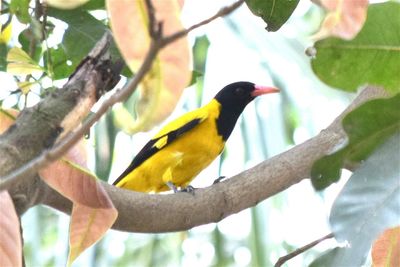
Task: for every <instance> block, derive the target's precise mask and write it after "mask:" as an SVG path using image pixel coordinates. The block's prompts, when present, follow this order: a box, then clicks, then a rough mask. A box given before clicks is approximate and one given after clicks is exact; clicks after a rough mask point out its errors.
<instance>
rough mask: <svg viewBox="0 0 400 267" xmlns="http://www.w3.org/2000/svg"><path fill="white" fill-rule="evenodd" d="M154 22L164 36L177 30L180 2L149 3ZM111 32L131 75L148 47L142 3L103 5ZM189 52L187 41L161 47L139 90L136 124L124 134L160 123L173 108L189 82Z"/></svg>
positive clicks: (129, 0)
mask: <svg viewBox="0 0 400 267" xmlns="http://www.w3.org/2000/svg"><path fill="white" fill-rule="evenodd" d="M153 4H154V7H155V9H156V16H157V20H158V21H162V22H163V32H164V34H166V35H168V34H171V33H174V32H176V31H179V30H181V29H182V28H183V27H182V24H181V22H180V20H179V14H180V10H181V7H182V4H183V1H177V0H163V1H153ZM107 9H108V13H109V15H110V21H111V28H112V30H113V33H114V37H115V40H116V42H117V44H118V47H119V48H120V50H121V53H122V55H123V56H124V58H125V61H126V62H127V64H128V66H129V67H130V68H131V70H132V71H133V72H135V71H136V70H137V69H138V67H139V66H140V64H141V63H142V61H143V59H144V57H145V56H146V53H147V51H148V49H149V45H150V37H149V34H148V18H147V12H146V5H145V2H144V0H121V1H112V0H108V1H107ZM190 53H191V51H190V49H189V44H188V40H187V38H181V39H179V40H177V41H176V42H174V43H172V44H170V45H169V46H167V47H165V48H164V49H163V50H162V51H161V52H160V53H159V55H158V57H157V59H156V60H155V61H154V63H153V66H152V69H151V70H150V71H149V73H148V74H147V75H146V77H145V78H144V79H143V82H142V84H141V86H140V92H141V94H140V95H141V98H140V100H139V103H138V108H137V113H138V117H139V118H138V120H137V121H136V122H135V123H134V124H133V125H130V126H129V127H128V129H127V130H128V131H130V132H137V131H146V130H149V129H151V128H152V127H153V126H154V125H156V124H158V123H160V122H161V121H162V120H164V119H165V118H166V117H167V116H168V115H169V114H170V113H171V112H172V111H173V109H174V108H175V106H176V103H177V102H178V100H179V97H180V96H181V94H182V91H183V89H184V88H185V87H186V86H188V84H189V82H190V78H191V71H190V69H189V67H190V58H191V54H190Z"/></svg>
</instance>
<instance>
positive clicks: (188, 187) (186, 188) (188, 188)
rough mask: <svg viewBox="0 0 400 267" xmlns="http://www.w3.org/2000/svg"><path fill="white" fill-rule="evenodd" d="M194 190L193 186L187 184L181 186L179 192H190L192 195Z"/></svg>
mask: <svg viewBox="0 0 400 267" xmlns="http://www.w3.org/2000/svg"><path fill="white" fill-rule="evenodd" d="M194 190H195V188H194V187H193V186H191V185H188V186H186V187H184V188H182V189H181V190H180V191H179V192H186V193H189V194H192V195H193V196H194Z"/></svg>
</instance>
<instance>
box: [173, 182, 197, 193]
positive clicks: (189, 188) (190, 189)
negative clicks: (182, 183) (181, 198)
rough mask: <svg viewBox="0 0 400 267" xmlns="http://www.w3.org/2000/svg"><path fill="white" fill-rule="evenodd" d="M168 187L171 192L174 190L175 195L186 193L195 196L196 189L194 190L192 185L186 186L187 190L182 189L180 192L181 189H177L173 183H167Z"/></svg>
mask: <svg viewBox="0 0 400 267" xmlns="http://www.w3.org/2000/svg"><path fill="white" fill-rule="evenodd" d="M167 186H168V187H169V188H170V189H171V190H173V191H174V193H179V192H185V193H189V194H191V195H193V196H194V190H195V188H194V187H193V186H191V185H188V186H186V187H185V188H182V189H180V190H179V189H178V188H177V187H176V185H174V184H173V183H172V182H167Z"/></svg>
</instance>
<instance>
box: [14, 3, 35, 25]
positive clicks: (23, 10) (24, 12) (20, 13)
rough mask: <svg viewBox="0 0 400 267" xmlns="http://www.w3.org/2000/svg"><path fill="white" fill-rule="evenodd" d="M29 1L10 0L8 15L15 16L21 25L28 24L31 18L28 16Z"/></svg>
mask: <svg viewBox="0 0 400 267" xmlns="http://www.w3.org/2000/svg"><path fill="white" fill-rule="evenodd" d="M29 2H30V0H11V3H10V13H11V14H15V15H16V16H17V18H18V20H19V22H21V23H24V24H26V23H29V22H30V21H31V16H30V15H29Z"/></svg>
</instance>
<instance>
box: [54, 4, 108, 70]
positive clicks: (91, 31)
mask: <svg viewBox="0 0 400 267" xmlns="http://www.w3.org/2000/svg"><path fill="white" fill-rule="evenodd" d="M48 14H49V15H50V16H52V17H55V18H57V19H60V20H62V21H64V22H66V23H67V24H68V29H67V30H66V31H65V33H64V36H63V40H62V45H63V46H64V48H65V52H66V55H67V57H68V58H69V60H71V62H72V67H73V68H75V67H76V66H77V65H78V64H79V62H80V61H81V60H82V59H83V58H84V57H85V56H86V55H87V54H88V52H89V51H90V50H91V49H92V48H93V46H94V45H95V44H96V42H97V41H98V40H100V38H101V37H102V36H103V34H104V32H105V31H106V30H107V27H106V26H105V25H104V24H103V23H102V22H101V21H99V20H97V19H96V18H94V17H93V16H92V15H90V14H89V13H88V12H87V11H84V10H81V9H74V10H58V9H55V8H49V11H48Z"/></svg>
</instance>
